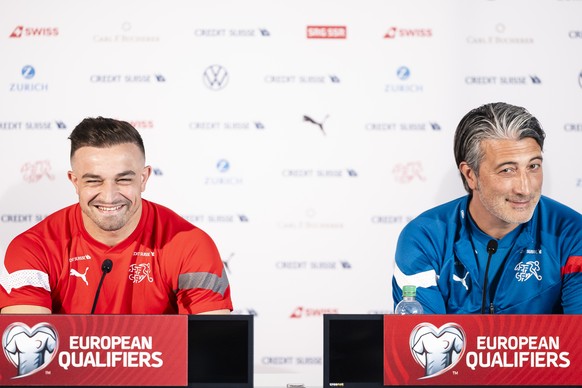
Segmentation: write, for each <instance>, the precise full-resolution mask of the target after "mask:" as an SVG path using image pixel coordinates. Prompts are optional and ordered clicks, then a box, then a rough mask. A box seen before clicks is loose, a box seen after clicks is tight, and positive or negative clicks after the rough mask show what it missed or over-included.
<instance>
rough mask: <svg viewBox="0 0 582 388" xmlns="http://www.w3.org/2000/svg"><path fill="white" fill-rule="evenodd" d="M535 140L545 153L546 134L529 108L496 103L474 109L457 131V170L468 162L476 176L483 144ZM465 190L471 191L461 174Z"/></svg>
mask: <svg viewBox="0 0 582 388" xmlns="http://www.w3.org/2000/svg"><path fill="white" fill-rule="evenodd" d="M528 137H531V138H532V139H534V140H535V141H536V142H537V143H538V144H539V146H540V148H541V149H542V151H543V149H544V139H545V137H546V134H545V132H544V130H543V129H542V126H541V125H540V123H539V121H538V120H537V119H536V118H535V117H534V116H532V115H531V114H530V113H529V112H528V111H527V110H526V109H525V108H522V107H520V106H515V105H510V104H506V103H504V102H496V103H491V104H485V105H482V106H480V107H478V108H475V109H473V110H472V111H470V112H469V113H467V114H466V115H465V117H463V118H462V119H461V121H460V122H459V125H458V126H457V130H456V131H455V140H454V152H455V162H456V163H457V168H458V167H459V165H460V164H461V162H466V163H467V164H468V165H469V167H471V169H472V170H473V171H475V173H476V174H478V173H479V166H480V165H481V161H482V160H483V157H484V155H483V150H482V149H481V142H482V141H483V140H501V139H510V140H522V139H525V138H528ZM461 178H462V179H463V185H464V186H465V190H467V192H468V193H469V194H470V193H471V189H470V187H469V185H468V184H467V180H466V179H465V177H464V176H463V174H461Z"/></svg>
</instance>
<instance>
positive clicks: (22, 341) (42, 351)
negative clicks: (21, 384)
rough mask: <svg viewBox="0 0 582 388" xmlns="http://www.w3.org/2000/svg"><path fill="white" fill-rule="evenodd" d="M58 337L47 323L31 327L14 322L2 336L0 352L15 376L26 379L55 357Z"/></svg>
mask: <svg viewBox="0 0 582 388" xmlns="http://www.w3.org/2000/svg"><path fill="white" fill-rule="evenodd" d="M58 348H59V336H58V334H57V331H56V330H55V328H54V327H53V326H52V325H51V324H49V323H45V322H42V323H38V324H36V325H34V326H33V327H29V326H28V325H26V324H24V323H21V322H15V323H13V324H11V325H9V326H8V327H7V328H6V330H4V334H3V335H2V350H3V351H4V355H5V356H6V358H7V359H8V361H10V363H11V364H12V365H13V366H14V367H15V368H16V376H15V377H13V378H20V377H26V376H30V375H33V374H35V373H36V372H38V371H40V370H42V369H44V368H45V367H46V366H48V365H49V364H50V363H51V362H52V361H53V359H54V358H55V357H56V355H57V350H58Z"/></svg>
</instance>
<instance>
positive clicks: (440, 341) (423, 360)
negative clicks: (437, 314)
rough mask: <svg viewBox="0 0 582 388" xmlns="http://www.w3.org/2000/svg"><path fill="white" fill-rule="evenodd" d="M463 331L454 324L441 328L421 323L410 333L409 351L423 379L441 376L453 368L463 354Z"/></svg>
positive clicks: (447, 324) (446, 324)
mask: <svg viewBox="0 0 582 388" xmlns="http://www.w3.org/2000/svg"><path fill="white" fill-rule="evenodd" d="M465 342H466V341H465V331H464V330H463V328H462V327H461V326H459V325H458V324H456V323H453V322H449V323H445V324H444V325H442V326H441V327H439V328H437V327H436V326H434V325H432V324H430V323H428V322H423V323H421V324H419V325H417V326H416V327H415V328H414V329H413V330H412V332H411V333H410V351H411V352H412V356H413V357H414V360H415V361H416V362H417V363H418V364H419V365H420V366H422V367H423V368H424V377H422V379H425V378H430V377H435V376H439V375H442V374H443V373H445V372H447V371H448V370H450V369H451V368H453V367H454V366H455V365H456V364H457V363H458V362H459V360H460V359H461V356H462V355H463V353H464V352H465Z"/></svg>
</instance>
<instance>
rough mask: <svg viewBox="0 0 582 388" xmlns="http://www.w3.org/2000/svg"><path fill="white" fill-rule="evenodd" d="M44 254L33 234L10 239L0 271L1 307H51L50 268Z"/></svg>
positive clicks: (50, 308)
mask: <svg viewBox="0 0 582 388" xmlns="http://www.w3.org/2000/svg"><path fill="white" fill-rule="evenodd" d="M43 257H44V254H43V249H42V248H41V246H40V245H39V244H38V242H37V241H36V239H35V238H34V237H32V236H27V235H26V234H21V235H19V236H17V237H16V238H15V239H14V240H12V242H11V243H10V245H9V246H8V249H7V250H6V255H5V257H4V267H5V268H3V269H2V272H1V273H0V285H1V287H0V308H4V307H7V306H14V305H32V306H42V307H46V308H48V309H49V310H52V302H51V293H50V290H51V285H50V280H49V273H48V272H49V271H48V267H47V264H46V263H45V262H43Z"/></svg>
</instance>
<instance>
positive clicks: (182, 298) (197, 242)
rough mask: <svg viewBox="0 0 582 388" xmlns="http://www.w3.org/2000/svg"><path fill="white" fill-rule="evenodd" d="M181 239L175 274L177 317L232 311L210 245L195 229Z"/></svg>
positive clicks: (221, 267)
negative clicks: (179, 256) (178, 265)
mask: <svg viewBox="0 0 582 388" xmlns="http://www.w3.org/2000/svg"><path fill="white" fill-rule="evenodd" d="M187 235H188V237H187V239H184V236H182V241H181V244H183V249H181V251H182V254H181V259H180V267H179V270H178V277H177V279H178V283H177V293H176V297H177V303H178V312H179V313H180V314H199V313H202V312H207V311H213V310H223V309H228V310H232V301H231V297H230V284H229V281H228V277H227V274H226V269H225V267H224V264H223V263H222V260H221V258H220V254H219V252H218V249H217V248H216V245H215V244H214V241H213V240H212V239H211V237H210V236H209V235H208V234H206V233H205V232H204V231H202V230H200V229H198V228H195V229H194V230H192V231H191V233H187Z"/></svg>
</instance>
